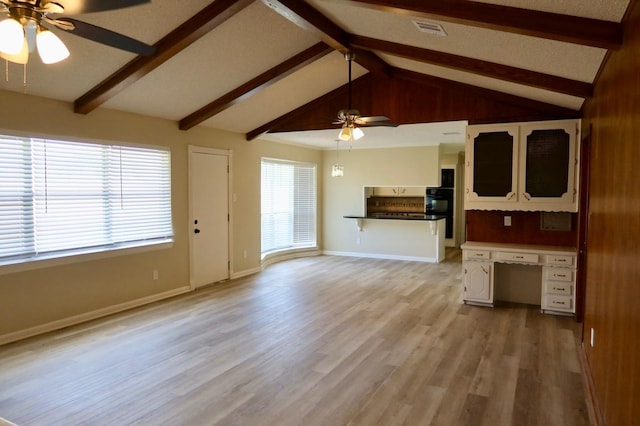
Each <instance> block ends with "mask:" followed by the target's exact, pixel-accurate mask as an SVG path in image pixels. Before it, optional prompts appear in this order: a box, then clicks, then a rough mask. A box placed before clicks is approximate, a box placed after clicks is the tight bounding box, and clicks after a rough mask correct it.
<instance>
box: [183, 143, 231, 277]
mask: <svg viewBox="0 0 640 426" xmlns="http://www.w3.org/2000/svg"><path fill="white" fill-rule="evenodd" d="M189 188H190V191H189V196H190V206H191V209H190V214H189V216H190V224H189V232H190V246H191V256H190V258H191V287H192V288H195V287H200V286H203V285H206V284H211V283H214V282H217V281H222V280H226V279H228V278H229V154H228V153H227V152H226V151H221V150H213V149H207V148H198V147H191V146H190V147H189Z"/></svg>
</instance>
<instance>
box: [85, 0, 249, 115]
mask: <svg viewBox="0 0 640 426" xmlns="http://www.w3.org/2000/svg"><path fill="white" fill-rule="evenodd" d="M251 3H253V0H215V1H214V2H212V3H211V4H210V5H208V6H206V7H205V8H204V9H202V10H201V11H200V12H198V13H196V14H195V15H194V16H192V17H191V18H190V19H188V20H187V21H186V22H184V23H183V24H182V25H180V26H179V27H178V28H176V29H175V30H173V31H171V32H170V33H169V34H167V35H166V36H164V37H163V38H162V39H160V40H159V41H158V42H157V43H155V44H154V45H153V46H154V47H155V48H156V53H155V54H154V55H151V56H138V57H136V58H135V59H133V60H132V61H131V62H129V63H128V64H126V65H125V66H123V67H122V68H120V69H119V70H118V71H116V72H114V73H113V74H111V75H110V76H109V77H107V78H106V79H105V80H104V81H102V82H101V83H99V84H98V85H97V86H95V87H94V88H92V89H91V90H89V91H88V92H87V93H85V94H84V95H82V96H80V97H79V98H78V99H76V100H75V101H74V103H73V109H74V111H75V112H76V113H79V114H87V113H89V112H91V111H93V110H94V109H96V108H97V107H99V106H100V105H102V104H103V103H105V102H106V101H108V100H109V99H110V98H112V97H113V96H115V95H116V94H117V93H118V92H120V91H122V90H124V89H125V88H127V87H128V86H130V85H131V84H133V83H134V82H136V81H137V80H139V79H141V78H142V77H144V76H145V75H147V74H149V73H150V72H151V71H153V70H154V69H156V68H157V67H159V66H160V65H162V64H163V63H164V62H166V61H167V60H169V59H171V58H172V57H173V56H175V55H176V54H178V53H180V52H181V51H182V50H183V49H185V48H187V47H188V46H189V45H191V44H192V43H193V42H195V41H196V40H198V39H199V38H201V37H202V36H204V35H205V34H207V33H208V32H210V31H212V30H213V29H215V28H216V27H218V26H219V25H220V24H222V23H223V22H225V21H226V20H228V19H229V18H231V17H232V16H233V15H235V14H236V13H238V12H240V11H241V10H242V9H244V8H245V7H247V6H249V5H250V4H251Z"/></svg>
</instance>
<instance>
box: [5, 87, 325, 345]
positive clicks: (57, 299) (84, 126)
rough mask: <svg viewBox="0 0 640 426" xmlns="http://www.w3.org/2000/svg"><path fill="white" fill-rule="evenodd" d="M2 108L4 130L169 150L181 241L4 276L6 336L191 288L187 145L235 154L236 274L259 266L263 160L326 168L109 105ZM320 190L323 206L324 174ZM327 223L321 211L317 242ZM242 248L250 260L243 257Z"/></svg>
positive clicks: (27, 102) (308, 153)
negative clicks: (88, 109) (81, 111)
mask: <svg viewBox="0 0 640 426" xmlns="http://www.w3.org/2000/svg"><path fill="white" fill-rule="evenodd" d="M0 111H2V113H1V114H0V131H2V132H3V133H10V134H23V135H39V136H49V137H52V138H63V139H69V140H74V139H78V140H89V141H91V140H94V141H95V140H102V141H108V142H124V143H136V144H146V145H160V146H165V147H169V148H170V149H171V162H172V164H171V167H172V196H173V199H172V205H173V226H174V233H175V243H174V245H173V247H172V248H169V249H164V250H156V251H151V252H145V253H138V254H129V255H123V256H117V257H111V258H103V259H99V260H89V261H85V262H80V263H73V264H67V265H60V266H54V267H47V268H40V269H35V270H30V271H26V272H16V273H9V274H1V273H0V341H1V340H2V336H3V335H4V336H6V335H8V334H9V333H13V332H17V331H20V330H25V329H29V328H32V327H38V326H41V325H43V324H47V323H50V322H53V321H60V320H64V319H65V318H68V317H72V316H76V315H82V314H85V313H87V312H91V311H95V310H99V309H105V308H108V307H109V306H113V305H119V304H123V303H127V302H130V301H133V300H136V299H141V298H148V297H153V295H157V294H161V293H166V292H172V291H175V290H177V289H180V288H184V287H186V286H188V284H189V249H188V247H189V244H188V223H187V222H188V220H187V219H188V187H187V182H188V175H187V146H188V145H189V144H192V145H198V146H206V147H211V148H218V149H228V150H231V151H232V175H231V181H232V189H231V190H232V193H234V194H236V202H235V203H234V204H233V206H232V207H231V208H232V215H233V216H232V226H233V227H232V229H231V238H232V241H233V243H232V244H233V252H232V253H231V259H232V270H233V272H234V273H235V274H236V275H237V274H242V273H243V271H255V270H257V269H259V268H260V158H261V157H262V156H268V157H274V158H285V159H291V160H298V161H307V162H312V163H317V164H318V170H319V171H321V170H322V169H323V166H322V153H321V152H320V151H317V150H312V149H305V148H300V147H294V146H289V145H282V144H276V143H271V142H267V141H251V142H248V141H246V140H245V139H244V136H243V135H239V134H235V133H230V132H224V131H217V130H213V129H208V128H204V127H196V128H194V129H191V130H189V131H187V132H183V131H180V130H178V127H177V124H176V122H173V121H169V120H162V119H154V118H149V117H143V116H139V115H134V114H128V113H122V112H116V111H110V110H105V109H98V110H96V111H94V112H92V113H90V114H88V115H78V114H74V113H73V112H72V106H71V104H69V103H64V102H58V101H52V100H48V99H43V98H36V97H31V96H28V95H21V94H16V93H10V92H0ZM318 192H319V195H320V200H319V205H322V199H321V195H322V179H321V173H320V172H319V178H318ZM321 223H322V217H321V215H320V217H319V218H318V230H319V231H318V237H319V243H321V238H320V237H321V236H322V227H321V226H320V225H321ZM244 250H246V251H247V258H246V259H244V258H243V256H242V253H243V251H244ZM154 269H158V270H159V280H157V281H153V279H152V271H153V270H154ZM0 272H1V270H0Z"/></svg>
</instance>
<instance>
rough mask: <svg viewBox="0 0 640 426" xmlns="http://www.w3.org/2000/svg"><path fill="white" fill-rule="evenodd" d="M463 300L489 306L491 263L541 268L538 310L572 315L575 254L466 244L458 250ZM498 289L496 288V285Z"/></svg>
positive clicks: (550, 249)
mask: <svg viewBox="0 0 640 426" xmlns="http://www.w3.org/2000/svg"><path fill="white" fill-rule="evenodd" d="M461 247H462V259H463V263H462V266H463V272H464V274H463V284H464V289H463V300H464V302H465V303H469V304H479V305H488V306H493V303H494V286H495V285H496V283H495V282H494V281H495V277H494V264H495V263H511V264H521V265H529V266H531V265H533V266H539V267H541V268H542V280H541V282H540V283H539V284H538V285H540V286H541V300H540V308H541V310H542V311H543V312H548V313H556V314H568V315H571V314H573V313H575V309H576V307H575V296H576V294H575V288H576V259H577V256H576V252H575V249H573V248H568V247H567V248H564V247H546V246H534V245H521V244H500V243H480V242H466V243H464V244H463V245H462V246H461ZM498 285H500V284H498Z"/></svg>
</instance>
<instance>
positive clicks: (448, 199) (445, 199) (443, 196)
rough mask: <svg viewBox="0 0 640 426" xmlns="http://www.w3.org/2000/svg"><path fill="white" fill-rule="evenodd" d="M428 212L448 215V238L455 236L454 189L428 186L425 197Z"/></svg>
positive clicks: (446, 234) (446, 232) (446, 235)
mask: <svg viewBox="0 0 640 426" xmlns="http://www.w3.org/2000/svg"><path fill="white" fill-rule="evenodd" d="M425 200H426V201H425V202H426V205H425V212H426V214H440V215H445V216H446V231H445V237H446V238H453V189H452V188H427V196H426V198H425Z"/></svg>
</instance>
